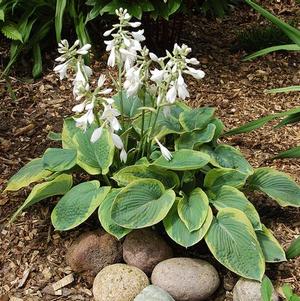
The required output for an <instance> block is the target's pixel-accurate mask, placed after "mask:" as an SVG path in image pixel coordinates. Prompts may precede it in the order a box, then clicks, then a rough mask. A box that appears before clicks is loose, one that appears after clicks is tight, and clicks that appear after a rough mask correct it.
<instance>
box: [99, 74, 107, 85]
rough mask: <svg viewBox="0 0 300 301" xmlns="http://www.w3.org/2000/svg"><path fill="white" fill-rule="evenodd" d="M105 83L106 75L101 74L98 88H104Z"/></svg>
mask: <svg viewBox="0 0 300 301" xmlns="http://www.w3.org/2000/svg"><path fill="white" fill-rule="evenodd" d="M105 81H106V76H105V75H104V74H101V75H100V76H99V79H98V82H97V85H98V87H99V88H102V86H103V85H104V83H105Z"/></svg>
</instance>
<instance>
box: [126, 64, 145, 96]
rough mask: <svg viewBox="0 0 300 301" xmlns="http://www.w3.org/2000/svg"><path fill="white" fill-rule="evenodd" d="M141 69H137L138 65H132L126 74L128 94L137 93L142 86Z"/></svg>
mask: <svg viewBox="0 0 300 301" xmlns="http://www.w3.org/2000/svg"><path fill="white" fill-rule="evenodd" d="M140 71H141V69H140V68H139V69H136V67H131V68H130V69H129V70H128V71H127V72H126V74H125V77H126V80H125V82H124V89H125V90H126V92H127V95H128V96H133V95H136V94H137V92H138V90H139V88H140V85H141V78H140Z"/></svg>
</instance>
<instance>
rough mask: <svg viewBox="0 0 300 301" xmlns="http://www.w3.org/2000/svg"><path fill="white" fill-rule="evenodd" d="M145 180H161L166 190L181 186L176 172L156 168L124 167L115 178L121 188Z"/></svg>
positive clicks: (144, 166) (142, 166) (143, 166)
mask: <svg viewBox="0 0 300 301" xmlns="http://www.w3.org/2000/svg"><path fill="white" fill-rule="evenodd" d="M145 178H148V179H156V180H159V181H160V182H161V183H163V184H164V186H165V187H166V188H174V187H178V186H179V184H180V181H179V178H178V176H177V174H176V173H175V172H173V171H169V170H165V169H161V168H159V167H156V166H146V165H131V166H127V167H124V168H123V169H121V170H120V171H119V172H117V173H116V174H114V176H113V179H114V180H115V181H116V182H117V183H118V185H119V186H127V185H128V184H130V183H131V182H133V181H135V180H138V179H145Z"/></svg>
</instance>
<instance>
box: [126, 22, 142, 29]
mask: <svg viewBox="0 0 300 301" xmlns="http://www.w3.org/2000/svg"><path fill="white" fill-rule="evenodd" d="M128 24H129V25H130V26H131V27H133V28H137V27H139V26H141V24H142V23H141V22H129V23H128Z"/></svg>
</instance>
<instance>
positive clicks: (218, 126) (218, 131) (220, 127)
mask: <svg viewBox="0 0 300 301" xmlns="http://www.w3.org/2000/svg"><path fill="white" fill-rule="evenodd" d="M210 123H211V124H214V125H215V127H216V129H215V135H214V138H213V140H212V142H213V144H216V143H217V141H218V139H219V138H220V136H221V135H222V134H223V131H224V128H225V126H224V123H223V122H222V120H221V119H219V118H213V119H212V120H211V121H210Z"/></svg>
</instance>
